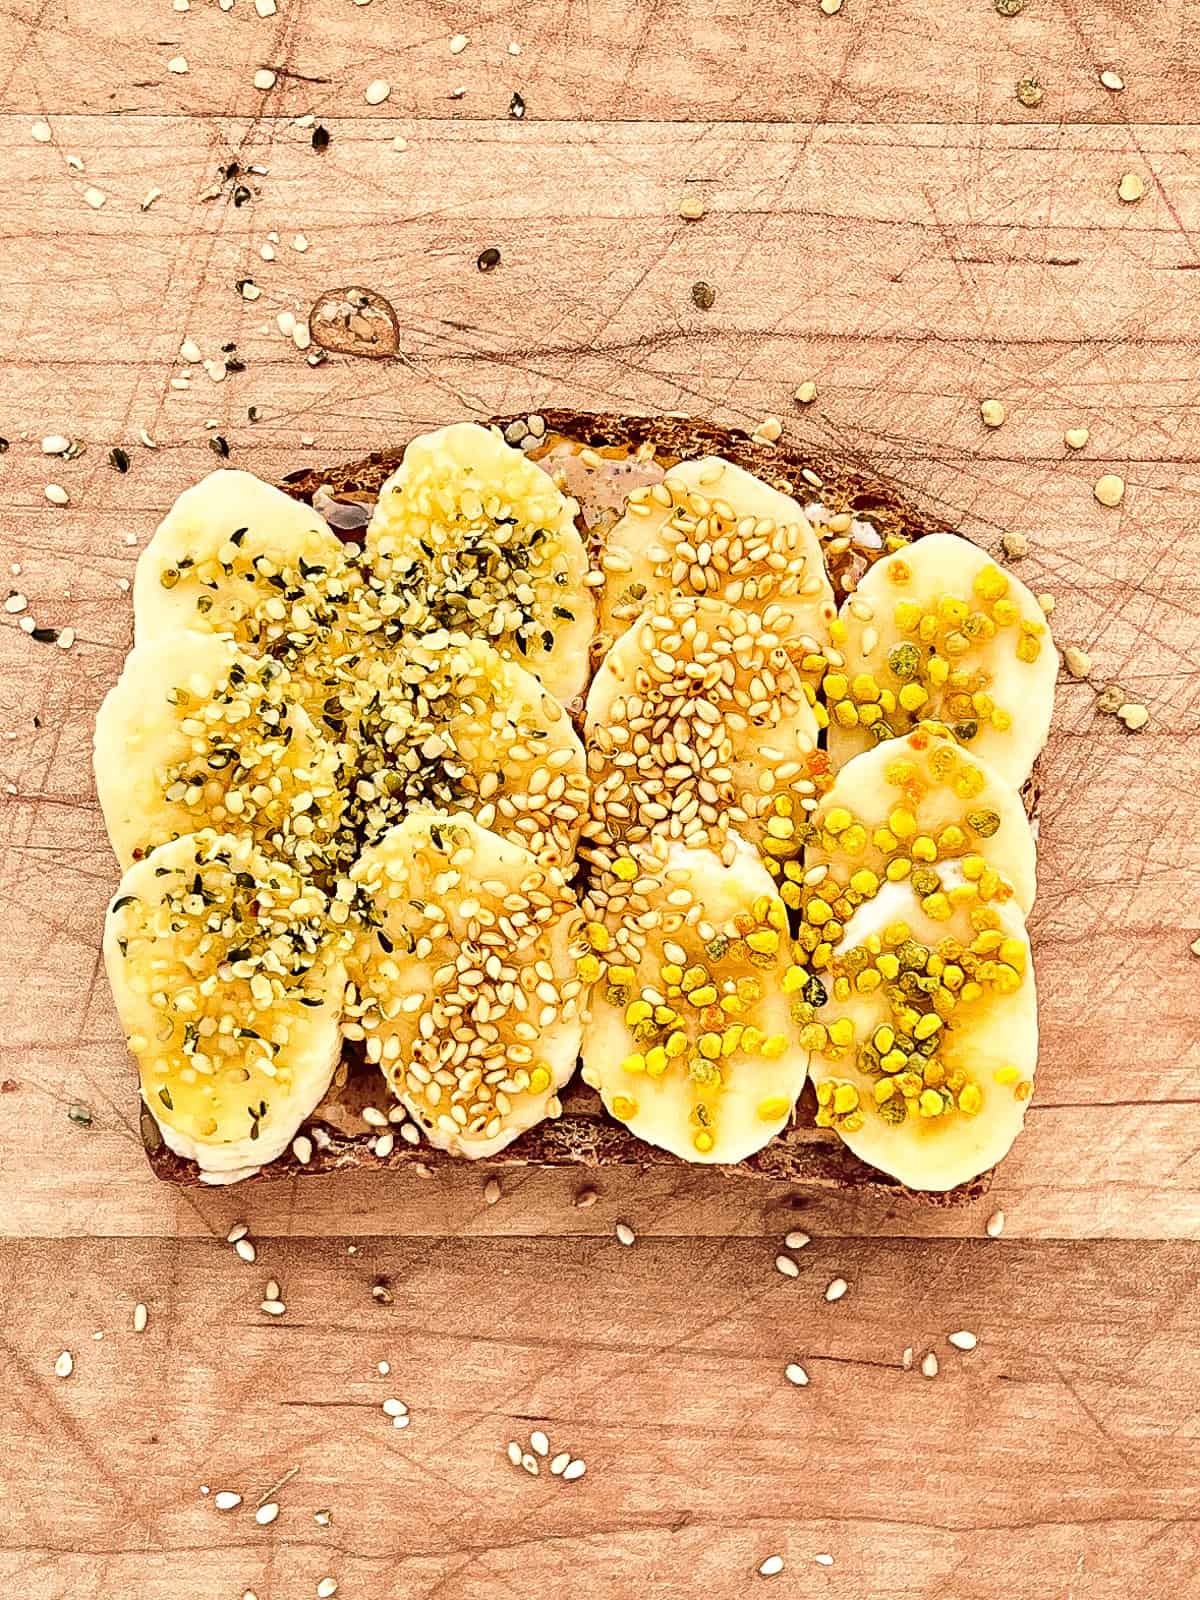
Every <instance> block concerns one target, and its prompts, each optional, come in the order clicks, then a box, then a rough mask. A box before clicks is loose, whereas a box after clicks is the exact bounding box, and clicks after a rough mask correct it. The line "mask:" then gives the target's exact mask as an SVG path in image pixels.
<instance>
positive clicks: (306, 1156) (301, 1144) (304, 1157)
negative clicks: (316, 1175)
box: [292, 1133, 313, 1167]
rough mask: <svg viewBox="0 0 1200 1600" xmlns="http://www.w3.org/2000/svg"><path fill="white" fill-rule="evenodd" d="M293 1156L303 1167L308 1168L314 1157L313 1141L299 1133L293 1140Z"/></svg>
mask: <svg viewBox="0 0 1200 1600" xmlns="http://www.w3.org/2000/svg"><path fill="white" fill-rule="evenodd" d="M292 1154H293V1155H294V1156H295V1158H296V1160H297V1161H298V1162H299V1163H300V1164H301V1166H304V1167H306V1166H307V1165H308V1163H309V1162H310V1161H311V1160H312V1157H313V1144H312V1140H311V1139H310V1138H308V1137H307V1135H305V1134H303V1133H298V1134H297V1135H296V1137H295V1138H294V1139H293V1140H292Z"/></svg>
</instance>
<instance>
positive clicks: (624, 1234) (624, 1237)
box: [616, 1222, 637, 1247]
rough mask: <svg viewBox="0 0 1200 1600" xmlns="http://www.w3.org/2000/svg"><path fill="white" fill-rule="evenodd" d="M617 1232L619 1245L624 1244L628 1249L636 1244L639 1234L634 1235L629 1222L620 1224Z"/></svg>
mask: <svg viewBox="0 0 1200 1600" xmlns="http://www.w3.org/2000/svg"><path fill="white" fill-rule="evenodd" d="M616 1231H617V1243H618V1244H623V1245H625V1246H626V1247H628V1246H629V1245H631V1244H632V1243H633V1242H634V1240H635V1239H636V1238H637V1234H636V1233H634V1231H633V1229H632V1228H631V1227H630V1226H629V1224H628V1223H627V1222H618V1223H617V1230H616Z"/></svg>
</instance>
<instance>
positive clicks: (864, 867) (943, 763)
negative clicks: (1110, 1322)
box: [784, 722, 1037, 942]
mask: <svg viewBox="0 0 1200 1600" xmlns="http://www.w3.org/2000/svg"><path fill="white" fill-rule="evenodd" d="M805 837H806V846H805V851H804V864H803V867H801V868H798V869H797V868H796V867H793V866H789V870H788V877H789V880H790V882H789V884H787V885H785V893H784V899H785V900H786V901H787V902H788V904H789V905H792V906H794V907H796V908H798V909H800V910H801V911H802V916H803V921H804V923H805V933H806V934H807V935H808V937H809V938H811V939H812V940H814V941H817V942H820V941H823V940H824V939H825V938H826V934H825V932H824V929H823V927H822V923H823V922H829V923H835V924H836V922H837V920H838V919H839V918H840V919H841V920H843V921H844V920H845V919H846V917H847V916H849V914H850V911H851V910H852V909H853V907H854V906H856V905H858V904H860V903H861V902H862V901H864V900H869V899H870V898H871V897H872V896H874V895H875V894H876V893H877V892H878V890H879V887H880V885H881V883H884V882H893V883H895V882H906V883H908V884H909V885H910V886H911V888H912V890H913V892H914V894H915V895H916V896H917V898H918V899H919V900H920V902H921V905H922V907H923V908H924V910H925V913H926V915H927V916H929V917H931V918H933V919H934V920H937V919H938V918H941V919H942V920H947V919H949V917H950V916H951V914H952V908H953V907H954V906H955V905H967V906H970V905H976V904H988V903H990V902H1003V901H1006V900H1009V899H1011V900H1012V901H1013V902H1014V903H1015V904H1016V906H1017V907H1018V908H1019V909H1020V910H1021V911H1022V912H1023V913H1025V914H1028V912H1029V910H1030V908H1031V907H1032V905H1033V900H1034V895H1035V893H1036V891H1037V883H1036V870H1037V850H1036V847H1035V845H1034V841H1033V831H1032V829H1031V828H1030V826H1029V819H1028V818H1027V817H1026V815H1025V808H1024V806H1023V805H1022V804H1021V799H1020V796H1019V795H1018V793H1017V791H1016V790H1015V789H1014V788H1013V787H1012V785H1011V784H1009V783H1006V782H1005V781H1004V779H1003V778H1001V777H999V776H998V774H997V773H996V772H995V771H994V770H993V769H992V767H991V766H990V765H989V764H988V763H987V762H986V761H983V760H982V759H981V758H980V757H979V756H977V755H973V754H972V753H971V752H970V751H969V750H967V749H966V748H965V747H964V746H962V745H959V744H957V743H956V742H955V741H954V739H953V738H951V736H950V733H949V731H948V730H947V729H946V728H945V727H944V726H943V725H942V724H940V723H936V722H922V723H920V724H918V726H917V727H916V728H914V729H913V731H912V732H911V733H909V734H906V735H905V736H904V737H903V738H901V739H888V740H886V741H885V742H884V743H883V744H881V745H876V747H875V748H874V749H873V750H864V751H863V752H862V754H861V755H857V756H854V757H853V759H852V760H850V761H848V762H847V763H846V765H845V766H844V767H842V768H841V769H840V770H839V772H838V773H837V776H836V778H835V779H834V783H833V787H832V788H831V789H830V790H829V792H828V793H827V794H826V795H824V796H823V797H822V799H821V801H820V803H819V805H818V807H817V809H816V810H815V811H814V812H813V814H812V816H811V818H810V819H809V824H808V827H807V829H806V833H805ZM822 869H824V870H822Z"/></svg>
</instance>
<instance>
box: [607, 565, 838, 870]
mask: <svg viewBox="0 0 1200 1600" xmlns="http://www.w3.org/2000/svg"><path fill="white" fill-rule="evenodd" d="M788 620H789V618H788V613H787V611H786V609H785V607H784V606H783V605H770V606H768V607H767V608H766V609H765V611H763V612H762V613H761V614H759V613H756V612H753V611H742V610H740V609H738V608H736V607H734V606H730V605H728V604H727V603H726V602H725V601H723V600H709V599H695V598H684V597H678V598H676V599H673V600H669V601H658V602H657V603H656V604H655V605H653V606H652V607H650V608H648V609H647V610H646V611H644V612H643V613H642V614H641V616H640V617H639V618H638V620H637V621H636V622H634V623H633V625H632V626H631V627H630V628H628V629H627V630H626V631H625V633H623V634H622V635H621V637H620V638H619V639H618V640H617V642H616V643H615V644H614V645H613V646H612V648H611V649H610V650H609V652H608V654H607V655H606V656H605V658H604V661H603V663H602V664H601V666H600V669H599V671H598V672H597V674H596V676H595V678H594V679H593V680H592V686H591V688H590V690H589V691H588V698H587V720H586V725H585V738H586V741H587V746H588V772H589V775H590V777H591V779H592V784H593V788H592V799H591V811H590V816H589V819H588V822H587V825H586V828H585V837H586V839H587V841H588V843H589V845H590V846H591V847H593V848H597V847H598V848H600V849H607V848H609V847H611V846H612V845H614V844H617V843H620V844H622V845H634V844H638V843H641V842H643V841H645V840H646V839H648V838H649V837H650V836H651V834H660V835H661V836H662V837H663V838H664V839H666V840H671V841H674V840H678V841H681V842H682V843H684V844H686V845H688V846H689V847H691V848H703V847H708V848H710V849H712V850H714V851H715V852H716V853H717V854H718V855H720V856H721V857H722V859H724V860H725V861H726V864H728V862H729V861H732V859H733V856H734V853H735V851H736V848H737V837H736V836H737V835H741V836H743V837H745V838H748V839H750V840H752V841H754V842H756V843H761V842H763V841H766V840H773V841H774V842H775V844H778V842H779V840H781V839H785V838H791V837H792V834H793V827H792V822H791V820H790V819H791V817H792V814H793V811H795V813H796V814H797V815H799V814H800V813H799V804H800V800H801V797H803V796H811V795H812V794H814V793H815V789H816V784H815V782H814V777H815V775H819V774H822V773H824V771H825V769H826V768H827V766H828V758H827V757H826V756H825V754H824V752H823V751H818V750H817V735H818V732H819V728H820V725H821V722H822V721H823V720H824V710H823V708H820V710H819V711H818V709H817V708H816V707H815V706H814V700H815V696H814V693H813V690H812V686H811V684H809V683H808V682H807V681H806V680H805V678H804V675H803V673H802V671H801V668H800V661H801V659H802V657H803V656H804V655H805V653H806V647H805V645H804V644H803V643H801V642H800V641H799V639H797V638H796V636H795V635H789V634H788V632H787V625H788ZM777 627H781V628H782V631H781V632H780V631H776V629H777ZM796 848H797V851H798V849H799V846H798V845H797V847H796Z"/></svg>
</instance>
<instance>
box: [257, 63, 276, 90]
mask: <svg viewBox="0 0 1200 1600" xmlns="http://www.w3.org/2000/svg"><path fill="white" fill-rule="evenodd" d="M254 87H255V88H256V89H262V90H264V91H265V90H267V89H273V88H274V87H275V74H274V73H273V72H272V71H271V69H270V67H259V69H258V71H257V72H256V73H255V74H254Z"/></svg>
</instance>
